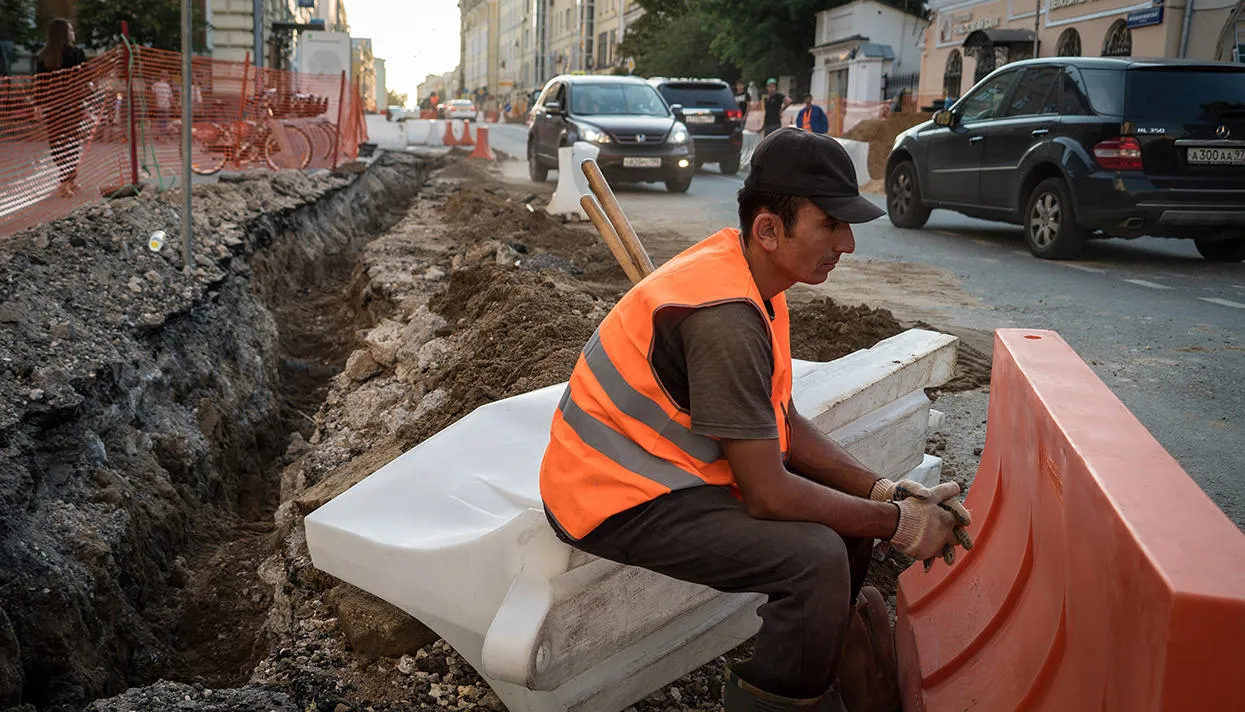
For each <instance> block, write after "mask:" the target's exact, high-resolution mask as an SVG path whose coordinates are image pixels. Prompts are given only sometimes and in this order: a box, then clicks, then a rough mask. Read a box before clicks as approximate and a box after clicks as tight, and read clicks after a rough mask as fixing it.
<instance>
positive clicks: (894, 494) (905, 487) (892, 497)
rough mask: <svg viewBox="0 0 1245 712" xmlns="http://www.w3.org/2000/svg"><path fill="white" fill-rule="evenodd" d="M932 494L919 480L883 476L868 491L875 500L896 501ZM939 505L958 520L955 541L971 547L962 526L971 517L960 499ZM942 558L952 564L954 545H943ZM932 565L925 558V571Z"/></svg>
mask: <svg viewBox="0 0 1245 712" xmlns="http://www.w3.org/2000/svg"><path fill="white" fill-rule="evenodd" d="M948 484H953V483H948ZM940 486H941V485H940ZM935 489H937V488H935ZM933 496H934V494H933V491H932V490H930V489H929V488H927V487H926V486H925V485H923V484H921V483H920V482H914V481H912V480H900V481H899V482H891V481H890V480H888V479H885V478H883V479H880V480H878V481H877V482H875V483H873V489H872V490H870V492H869V499H872V500H873V501H875V502H892V501H893V502H898V501H901V500H905V499H910V498H911V499H919V500H923V501H928V500H930V499H932V498H933ZM939 506H941V507H942V508H943V509H945V510H947V511H949V512H951V514H952V515H953V516H954V517H955V519H956V522H958V524H957V525H956V527H955V530H954V533H955V538H956V541H957V542H959V544H960V546H962V547H964V548H965V549H966V550H967V549H971V548H973V538H972V536H970V535H969V533H968V531H967V530H966V529H965V528H964V527H966V526H968V525H969V524H972V522H973V519H972V516H971V515H970V514H969V512H968V510H967V509H965V508H964V505H963V504H961V503H960V500H958V499H954V498H952V499H948V500H946V501H944V502H942V504H941V505H939ZM942 559H943V561H946V562H947V564H948V565H950V564H952V563H953V562H954V561H955V547H953V546H951V545H950V544H948V545H947V546H945V547H944V548H943V550H942ZM933 565H934V560H933V558H932V557H931V558H928V559H925V570H926V571H929V570H930V568H932V567H933Z"/></svg>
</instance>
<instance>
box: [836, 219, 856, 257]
mask: <svg viewBox="0 0 1245 712" xmlns="http://www.w3.org/2000/svg"><path fill="white" fill-rule="evenodd" d="M835 233H836V234H835V245H834V249H835V250H836V251H837V252H840V253H843V254H851V253H853V252H855V251H856V236H855V235H854V234H852V226H851V225H848V224H847V223H843V224H841V225H840V226H839V229H838V230H836V231H835Z"/></svg>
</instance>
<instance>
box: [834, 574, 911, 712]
mask: <svg viewBox="0 0 1245 712" xmlns="http://www.w3.org/2000/svg"><path fill="white" fill-rule="evenodd" d="M838 690H839V692H840V693H841V694H842V697H843V706H844V707H845V708H846V709H847V712H898V711H899V709H900V705H901V703H900V695H899V665H898V662H897V658H896V655H895V634H894V632H893V631H892V630H891V623H890V616H889V615H888V614H887V611H886V602H885V601H884V600H883V599H882V594H881V592H879V591H878V590H877V589H876V588H874V587H873V586H865V587H864V588H862V589H860V595H859V596H858V597H857V601H856V609H855V610H854V611H853V612H852V615H851V618H850V621H849V623H848V628H847V638H846V639H845V640H844V641H843V654H842V655H841V656H840V658H839V680H838Z"/></svg>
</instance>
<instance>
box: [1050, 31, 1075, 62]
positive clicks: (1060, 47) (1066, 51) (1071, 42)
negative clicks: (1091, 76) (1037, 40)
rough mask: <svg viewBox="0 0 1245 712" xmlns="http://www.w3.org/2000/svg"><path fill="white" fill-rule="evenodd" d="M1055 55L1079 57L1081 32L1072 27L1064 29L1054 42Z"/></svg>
mask: <svg viewBox="0 0 1245 712" xmlns="http://www.w3.org/2000/svg"><path fill="white" fill-rule="evenodd" d="M1055 56H1057V57H1080V56H1081V33H1080V32H1077V31H1076V30H1074V29H1072V28H1068V29H1066V30H1064V31H1063V34H1061V35H1059V41H1058V42H1057V43H1055Z"/></svg>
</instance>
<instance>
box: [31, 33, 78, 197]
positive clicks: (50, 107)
mask: <svg viewBox="0 0 1245 712" xmlns="http://www.w3.org/2000/svg"><path fill="white" fill-rule="evenodd" d="M75 39H76V38H75V37H74V31H73V25H70V24H69V21H68V20H65V19H61V18H57V19H55V20H52V22H51V23H49V24H48V41H47V44H45V45H43V49H41V50H39V54H38V55H36V60H35V75H36V77H35V102H36V103H37V104H38V105H39V108H40V109H41V110H42V111H43V121H44V124H45V126H46V127H47V131H48V147H49V148H50V149H51V153H52V160H53V161H55V162H56V166H57V167H58V168H59V169H60V171H59V173H60V189H59V192H60V194H61V195H62V196H63V197H69V196H71V195H73V194H74V193H76V192H77V190H78V188H77V185H76V184H75V182H74V181H75V180H76V178H77V176H78V161H79V160H80V159H81V155H80V146H81V143H82V142H81V141H79V140H78V139H79V138H80V137H79V136H77V133H78V131H79V130H80V129H81V127H82V123H83V120H84V118H85V114H84V111H83V108H82V97H83V86H81V85H83V84H84V82H82V81H80V80H78V79H76V78H70V77H69V76H66V75H65V74H58V73H59V72H63V71H67V70H70V69H73V68H74V67H77V66H79V65H81V64H82V63H83V62H85V61H86V53H85V52H83V51H82V50H81V49H80V48H78V47H76V46H75V45H74V41H75Z"/></svg>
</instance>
